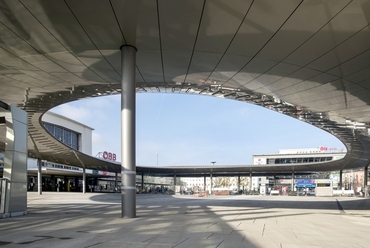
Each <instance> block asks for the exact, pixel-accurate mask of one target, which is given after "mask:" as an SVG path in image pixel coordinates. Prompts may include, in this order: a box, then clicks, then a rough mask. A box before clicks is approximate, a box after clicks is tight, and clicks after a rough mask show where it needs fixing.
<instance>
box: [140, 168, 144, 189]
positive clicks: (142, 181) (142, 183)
mask: <svg viewBox="0 0 370 248" xmlns="http://www.w3.org/2000/svg"><path fill="white" fill-rule="evenodd" d="M141 192H144V172H141Z"/></svg>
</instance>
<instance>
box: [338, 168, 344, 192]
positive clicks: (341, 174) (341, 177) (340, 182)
mask: <svg viewBox="0 0 370 248" xmlns="http://www.w3.org/2000/svg"><path fill="white" fill-rule="evenodd" d="M342 188H343V170H340V171H339V189H340V190H342Z"/></svg>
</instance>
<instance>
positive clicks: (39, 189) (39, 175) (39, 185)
mask: <svg viewBox="0 0 370 248" xmlns="http://www.w3.org/2000/svg"><path fill="white" fill-rule="evenodd" d="M37 192H38V194H39V195H42V161H41V159H38V160H37Z"/></svg>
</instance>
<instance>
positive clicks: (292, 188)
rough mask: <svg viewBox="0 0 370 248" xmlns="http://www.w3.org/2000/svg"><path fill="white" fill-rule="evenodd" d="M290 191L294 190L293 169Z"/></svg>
mask: <svg viewBox="0 0 370 248" xmlns="http://www.w3.org/2000/svg"><path fill="white" fill-rule="evenodd" d="M290 191H294V171H292V184H291V188H290Z"/></svg>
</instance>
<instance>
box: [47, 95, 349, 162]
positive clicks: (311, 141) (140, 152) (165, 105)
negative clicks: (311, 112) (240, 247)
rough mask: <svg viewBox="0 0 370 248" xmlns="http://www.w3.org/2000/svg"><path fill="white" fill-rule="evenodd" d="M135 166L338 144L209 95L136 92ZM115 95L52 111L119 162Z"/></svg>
mask: <svg viewBox="0 0 370 248" xmlns="http://www.w3.org/2000/svg"><path fill="white" fill-rule="evenodd" d="M136 102H137V104H136V107H137V114H136V141H137V144H136V163H137V165H148V166H150V165H153V166H154V165H156V164H157V153H158V165H160V166H169V165H210V164H211V163H210V162H211V161H216V164H217V165H241V164H252V155H253V154H266V153H278V151H279V149H289V148H294V149H296V148H315V147H319V146H326V147H330V148H337V149H342V148H345V147H344V145H343V144H342V143H341V142H340V141H339V140H338V139H337V138H335V137H334V136H332V135H331V134H329V133H327V132H325V131H323V130H320V129H318V128H316V127H314V126H311V125H309V124H306V123H304V122H301V121H298V120H296V119H294V118H291V117H289V116H285V115H282V114H279V113H277V112H275V111H272V110H268V109H265V108H262V107H259V106H256V105H252V104H247V103H243V102H240V101H235V100H229V99H221V98H217V97H213V96H201V95H186V94H172V93H138V94H137V97H136ZM120 106H121V104H120V95H116V96H108V97H97V98H90V99H85V100H80V101H76V102H72V103H69V104H64V105H61V106H58V107H56V108H54V109H53V110H52V111H53V112H56V113H58V114H61V115H64V116H67V117H69V118H71V119H74V120H77V121H79V122H81V123H83V124H86V125H88V126H90V127H92V128H94V129H95V130H94V131H93V151H92V155H93V156H95V155H97V154H98V153H99V152H103V151H110V152H112V153H116V154H117V159H118V160H119V161H120V159H121V152H120V144H121V141H120V126H121V124H120V111H121V110H120Z"/></svg>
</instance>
